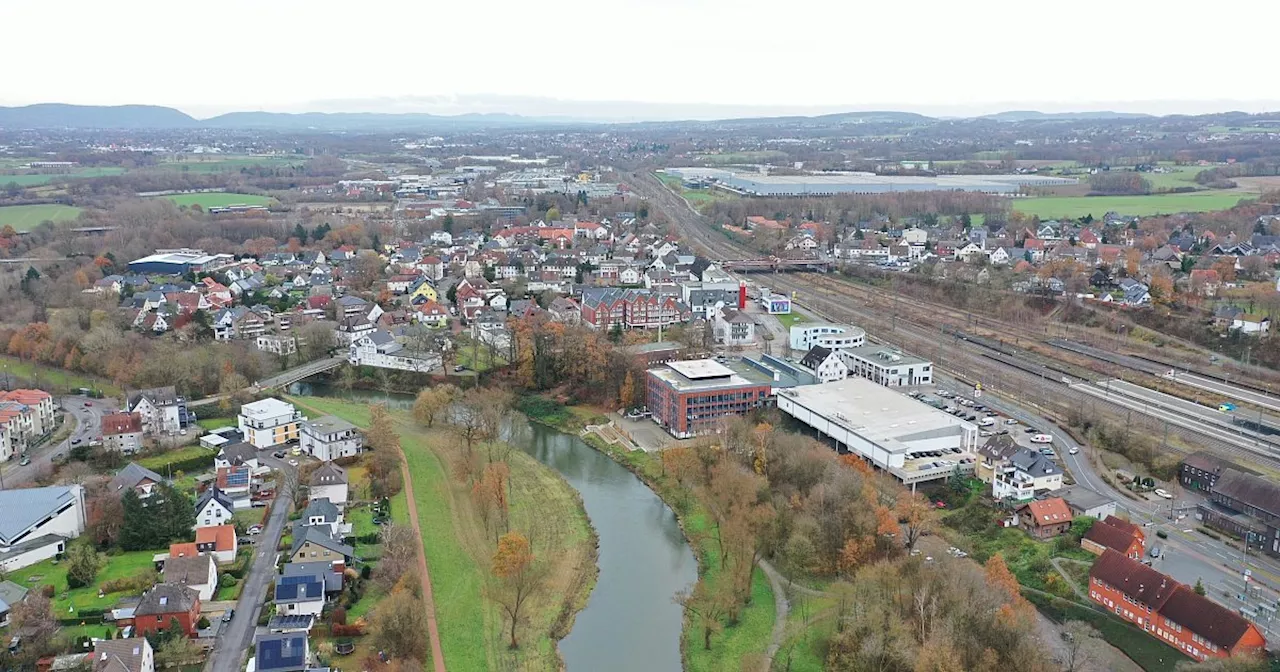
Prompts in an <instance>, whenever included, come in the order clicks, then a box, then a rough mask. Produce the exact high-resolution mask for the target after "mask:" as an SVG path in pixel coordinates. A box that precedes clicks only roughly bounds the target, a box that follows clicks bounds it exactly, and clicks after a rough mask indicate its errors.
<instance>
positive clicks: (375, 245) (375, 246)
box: [373, 233, 382, 254]
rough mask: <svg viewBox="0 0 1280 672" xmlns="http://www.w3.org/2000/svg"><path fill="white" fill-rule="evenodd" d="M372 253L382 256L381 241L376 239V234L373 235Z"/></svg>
mask: <svg viewBox="0 0 1280 672" xmlns="http://www.w3.org/2000/svg"><path fill="white" fill-rule="evenodd" d="M373 251H374V252H377V253H378V254H382V240H381V239H380V238H378V234H376V233H375V234H373Z"/></svg>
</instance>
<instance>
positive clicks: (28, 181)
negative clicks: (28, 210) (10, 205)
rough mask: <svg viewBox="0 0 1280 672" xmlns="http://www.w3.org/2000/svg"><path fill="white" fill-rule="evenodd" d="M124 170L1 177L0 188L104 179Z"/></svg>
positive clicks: (108, 169)
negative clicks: (14, 185)
mask: <svg viewBox="0 0 1280 672" xmlns="http://www.w3.org/2000/svg"><path fill="white" fill-rule="evenodd" d="M123 173H124V168H118V167H115V166H105V167H102V168H77V169H75V170H72V171H70V172H66V173H38V174H34V175H33V174H26V175H0V187H3V186H5V185H8V184H12V183H14V182H16V183H17V184H18V186H21V187H35V186H39V185H42V184H49V183H50V182H55V181H56V182H61V181H64V180H77V179H87V178H91V177H104V176H106V175H121V174H123Z"/></svg>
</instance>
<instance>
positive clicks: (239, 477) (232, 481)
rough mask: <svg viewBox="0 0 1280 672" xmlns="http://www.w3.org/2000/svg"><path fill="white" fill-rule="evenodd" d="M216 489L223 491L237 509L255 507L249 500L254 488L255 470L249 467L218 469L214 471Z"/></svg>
mask: <svg viewBox="0 0 1280 672" xmlns="http://www.w3.org/2000/svg"><path fill="white" fill-rule="evenodd" d="M214 484H215V485H214V487H216V488H217V489H218V490H221V491H222V493H223V494H224V495H226V497H227V498H228V499H230V500H231V506H232V508H235V509H247V508H249V507H250V506H252V505H253V502H252V501H251V500H250V499H249V495H250V490H251V489H252V487H253V470H252V468H250V467H249V466H247V465H242V466H238V467H218V468H217V469H216V470H214Z"/></svg>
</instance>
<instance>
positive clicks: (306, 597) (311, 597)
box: [275, 573, 324, 616]
mask: <svg viewBox="0 0 1280 672" xmlns="http://www.w3.org/2000/svg"><path fill="white" fill-rule="evenodd" d="M275 604H276V612H277V613H279V614H284V615H287V616H319V615H320V612H321V611H324V577H323V576H322V575H320V574H318V573H317V574H295V575H293V576H281V577H278V578H277V579H276V594H275Z"/></svg>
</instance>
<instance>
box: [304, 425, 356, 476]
mask: <svg viewBox="0 0 1280 672" xmlns="http://www.w3.org/2000/svg"><path fill="white" fill-rule="evenodd" d="M325 418H333V416H331V415H326V416H324V417H323V418H319V419H317V420H315V421H313V422H320V421H321V420H324V419H325ZM334 419H335V420H337V418H334ZM339 422H346V421H345V420H339ZM347 424H350V423H347ZM329 431H335V432H337V431H342V430H340V429H333V430H329ZM346 482H347V470H346V469H343V468H342V467H339V466H338V465H336V464H334V463H332V462H325V463H324V464H322V465H320V468H319V469H316V470H315V471H313V472H311V480H309V481H307V483H308V484H309V485H338V484H339V483H346Z"/></svg>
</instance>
